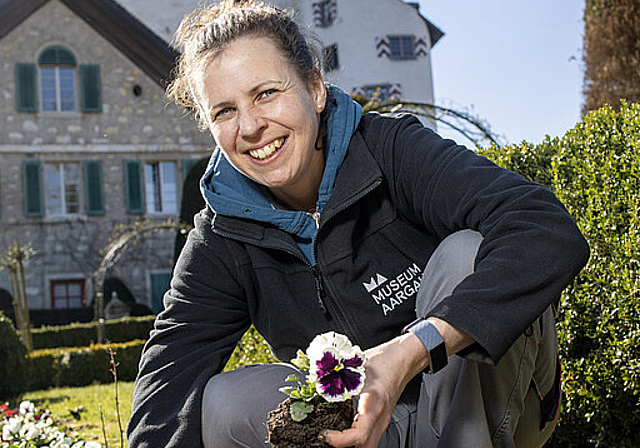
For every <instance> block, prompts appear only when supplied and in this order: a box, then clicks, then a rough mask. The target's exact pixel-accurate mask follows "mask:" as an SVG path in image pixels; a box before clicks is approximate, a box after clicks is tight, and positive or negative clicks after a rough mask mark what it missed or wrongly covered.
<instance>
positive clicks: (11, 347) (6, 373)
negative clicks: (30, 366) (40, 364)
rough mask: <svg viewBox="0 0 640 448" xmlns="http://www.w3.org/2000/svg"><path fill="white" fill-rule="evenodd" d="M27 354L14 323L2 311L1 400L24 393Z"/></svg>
mask: <svg viewBox="0 0 640 448" xmlns="http://www.w3.org/2000/svg"><path fill="white" fill-rule="evenodd" d="M26 353H27V349H26V348H25V346H24V345H23V344H22V341H21V340H20V337H19V336H18V333H17V332H16V329H15V328H14V327H13V322H11V319H9V318H8V317H6V316H5V315H4V314H3V313H2V311H0V400H6V399H9V398H13V397H15V396H18V395H20V394H21V393H22V392H24V390H25V388H26V383H25V381H24V379H25V374H24V372H25V369H26V364H27V361H26Z"/></svg>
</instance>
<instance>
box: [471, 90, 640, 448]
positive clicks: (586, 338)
mask: <svg viewBox="0 0 640 448" xmlns="http://www.w3.org/2000/svg"><path fill="white" fill-rule="evenodd" d="M481 152H482V153H483V154H485V155H487V156H488V157H489V158H491V159H493V160H494V161H496V162H497V163H498V164H500V165H502V166H504V167H506V168H508V169H511V170H513V171H516V172H519V173H520V174H523V175H524V176H525V177H528V178H530V179H532V180H534V181H537V182H540V183H543V184H545V185H547V186H548V187H549V188H551V189H552V190H553V191H554V193H555V194H556V195H557V196H558V197H559V198H560V199H561V200H562V201H563V202H564V204H565V205H566V206H567V208H568V210H569V212H570V213H571V214H572V216H573V217H574V218H575V219H576V221H577V223H578V226H579V227H580V229H581V230H582V232H583V234H584V235H585V237H586V238H587V240H588V241H589V245H590V247H591V258H590V260H589V263H588V264H587V266H586V267H585V268H584V269H583V270H582V272H581V273H580V274H579V276H578V277H577V279H576V280H575V282H574V283H573V284H572V285H571V286H570V287H568V288H567V289H566V290H565V292H564V293H563V295H562V298H561V305H560V309H559V316H558V329H559V338H560V355H561V358H562V364H563V388H564V392H565V401H564V407H563V411H562V414H561V418H560V424H559V426H558V428H557V430H556V432H555V434H554V437H553V439H552V442H551V443H550V445H548V446H555V447H576V448H577V447H580V448H583V447H585V448H586V447H616V448H621V447H638V446H640V432H639V431H638V428H639V427H640V317H639V316H640V255H639V253H640V250H639V248H640V105H639V104H628V103H623V107H622V108H621V109H620V111H619V112H615V111H614V110H613V109H612V108H611V107H608V106H606V107H604V108H602V109H600V110H597V111H594V112H592V113H590V114H588V115H587V116H586V117H585V118H584V119H583V121H582V122H581V123H578V124H577V125H576V127H575V128H574V129H572V130H571V131H569V132H568V133H567V134H566V135H565V136H563V137H562V138H555V139H550V138H547V139H546V140H545V141H544V142H542V143H541V144H539V145H531V144H528V143H523V144H521V145H512V146H508V147H505V148H496V147H492V148H488V149H486V150H482V151H481Z"/></svg>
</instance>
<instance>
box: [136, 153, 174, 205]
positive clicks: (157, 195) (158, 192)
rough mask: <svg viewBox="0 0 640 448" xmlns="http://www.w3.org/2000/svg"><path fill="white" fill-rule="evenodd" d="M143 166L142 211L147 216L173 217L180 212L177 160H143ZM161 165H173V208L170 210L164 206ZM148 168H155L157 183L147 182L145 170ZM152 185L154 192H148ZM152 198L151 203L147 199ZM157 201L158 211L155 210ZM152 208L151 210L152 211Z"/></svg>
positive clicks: (154, 181) (163, 184) (163, 179)
mask: <svg viewBox="0 0 640 448" xmlns="http://www.w3.org/2000/svg"><path fill="white" fill-rule="evenodd" d="M142 164H143V167H142V168H143V169H142V172H143V182H144V203H145V204H144V211H145V213H147V214H149V215H175V214H178V213H179V212H180V203H179V200H180V198H179V193H180V191H179V181H180V180H179V179H178V161H177V160H155V161H150V160H145V161H143V162H142ZM163 164H172V165H173V190H174V192H173V194H174V196H175V197H174V198H173V202H174V203H175V208H174V209H171V210H167V209H166V206H165V204H166V203H167V201H166V196H165V195H166V194H168V193H166V191H165V182H164V181H165V177H164V176H165V174H163V170H162V165H163ZM149 166H153V167H157V181H156V180H154V179H152V181H151V182H150V181H149V178H148V171H147V168H148V167H149ZM150 185H153V187H154V191H153V192H151V191H149V186H150ZM150 197H153V199H154V200H153V202H151V201H150V200H149V199H150ZM158 199H159V203H160V209H159V210H158V209H156V207H157V202H158V201H157V200H158ZM152 206H153V209H152Z"/></svg>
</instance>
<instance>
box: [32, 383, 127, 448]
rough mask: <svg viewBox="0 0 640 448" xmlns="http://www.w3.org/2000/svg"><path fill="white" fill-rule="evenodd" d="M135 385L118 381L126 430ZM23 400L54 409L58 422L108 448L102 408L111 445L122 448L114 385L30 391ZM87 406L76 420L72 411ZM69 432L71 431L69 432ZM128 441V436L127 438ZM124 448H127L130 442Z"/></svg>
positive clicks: (121, 419)
mask: <svg viewBox="0 0 640 448" xmlns="http://www.w3.org/2000/svg"><path fill="white" fill-rule="evenodd" d="M132 395H133V382H118V400H119V402H120V406H119V408H120V421H121V422H122V429H123V430H125V429H126V424H127V421H128V420H129V416H130V415H131V397H132ZM22 399H23V400H30V401H32V402H34V403H35V405H36V407H38V408H43V409H48V410H50V411H51V412H52V413H53V415H54V417H55V418H56V420H57V423H58V424H59V425H60V426H62V427H64V428H66V429H68V430H70V432H73V431H76V432H78V433H79V434H80V435H82V436H83V437H85V438H86V440H95V441H98V442H100V443H101V444H102V446H103V447H104V446H105V443H104V436H103V434H102V424H101V419H100V409H102V413H103V416H104V422H105V428H106V434H107V441H108V446H109V447H112V448H119V447H120V430H119V428H118V419H117V417H116V406H115V389H114V385H113V384H95V385H91V386H85V387H60V388H56V389H49V390H40V391H35V392H28V393H26V394H25V395H24V396H23V397H22ZM79 406H84V410H83V411H81V412H80V418H79V419H76V418H74V417H73V415H72V414H71V412H70V411H72V410H74V409H75V408H77V407H79ZM68 432H69V431H68ZM123 438H124V435H123ZM122 446H123V447H126V446H127V442H126V440H125V441H124V442H123V445H122Z"/></svg>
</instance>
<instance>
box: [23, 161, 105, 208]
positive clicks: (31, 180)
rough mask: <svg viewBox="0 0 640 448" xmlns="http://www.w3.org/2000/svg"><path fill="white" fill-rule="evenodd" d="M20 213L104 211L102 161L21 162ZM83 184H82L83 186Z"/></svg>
mask: <svg viewBox="0 0 640 448" xmlns="http://www.w3.org/2000/svg"><path fill="white" fill-rule="evenodd" d="M22 181H23V192H24V214H25V216H27V217H41V216H43V215H45V213H46V215H47V216H61V217H65V216H77V215H80V214H81V213H82V208H81V207H82V205H84V212H85V213H86V214H87V215H104V213H105V205H104V188H103V182H102V161H101V160H84V161H83V162H82V163H80V162H75V163H73V162H64V163H63V162H46V163H43V162H41V161H40V160H27V161H25V162H23V167H22ZM83 187H84V188H83Z"/></svg>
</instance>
